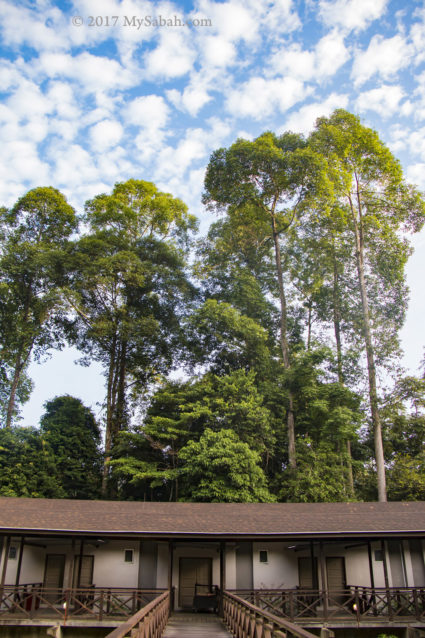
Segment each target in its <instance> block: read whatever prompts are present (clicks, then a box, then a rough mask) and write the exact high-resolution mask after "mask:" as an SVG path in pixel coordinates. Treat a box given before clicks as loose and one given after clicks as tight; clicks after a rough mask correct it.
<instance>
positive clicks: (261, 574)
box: [252, 543, 298, 589]
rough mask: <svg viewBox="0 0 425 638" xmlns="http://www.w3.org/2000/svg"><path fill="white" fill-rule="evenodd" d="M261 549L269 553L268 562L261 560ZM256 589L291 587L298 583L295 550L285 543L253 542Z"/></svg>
mask: <svg viewBox="0 0 425 638" xmlns="http://www.w3.org/2000/svg"><path fill="white" fill-rule="evenodd" d="M260 550H266V551H267V553H268V562H267V563H261V562H260ZM252 554H253V572H254V574H253V575H254V589H279V588H284V589H289V588H292V587H296V586H297V585H298V564H297V556H296V554H295V552H294V551H293V550H291V549H288V548H287V545H286V544H284V543H253V547H252Z"/></svg>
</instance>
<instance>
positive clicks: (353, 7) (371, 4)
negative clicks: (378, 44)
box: [319, 0, 388, 31]
mask: <svg viewBox="0 0 425 638" xmlns="http://www.w3.org/2000/svg"><path fill="white" fill-rule="evenodd" d="M387 4H388V0H320V1H319V15H320V16H321V18H322V20H323V22H324V23H325V24H327V25H329V26H338V27H342V28H344V29H347V30H349V31H352V30H362V29H365V28H366V27H367V26H368V25H369V23H370V22H373V21H374V20H377V19H378V18H380V17H381V16H382V15H383V14H384V13H385V11H386V8H387Z"/></svg>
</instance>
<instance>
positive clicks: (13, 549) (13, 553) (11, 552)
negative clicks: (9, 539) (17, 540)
mask: <svg viewBox="0 0 425 638" xmlns="http://www.w3.org/2000/svg"><path fill="white" fill-rule="evenodd" d="M16 554H17V551H16V547H14V546H13V545H12V546H11V547H9V558H10V560H16Z"/></svg>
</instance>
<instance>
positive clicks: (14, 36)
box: [0, 0, 69, 50]
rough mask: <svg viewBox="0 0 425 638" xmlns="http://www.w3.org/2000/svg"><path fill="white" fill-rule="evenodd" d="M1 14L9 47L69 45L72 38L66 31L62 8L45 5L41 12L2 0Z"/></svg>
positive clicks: (62, 46) (62, 47) (2, 25)
mask: <svg viewBox="0 0 425 638" xmlns="http://www.w3.org/2000/svg"><path fill="white" fill-rule="evenodd" d="M38 9H39V7H38ZM0 13H1V30H2V34H3V41H4V42H5V44H6V45H8V46H11V47H16V46H19V45H27V46H30V47H34V48H35V49H36V50H46V49H66V47H67V46H68V42H69V40H68V38H66V37H65V34H64V33H63V25H64V18H63V14H62V12H61V11H60V9H58V8H55V7H51V6H49V5H45V6H44V7H43V11H39V10H38V11H37V9H36V8H35V9H31V8H29V7H23V6H15V5H14V4H12V3H11V2H7V1H6V0H0ZM47 25H49V26H47Z"/></svg>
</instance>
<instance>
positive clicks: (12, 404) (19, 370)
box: [6, 282, 34, 428]
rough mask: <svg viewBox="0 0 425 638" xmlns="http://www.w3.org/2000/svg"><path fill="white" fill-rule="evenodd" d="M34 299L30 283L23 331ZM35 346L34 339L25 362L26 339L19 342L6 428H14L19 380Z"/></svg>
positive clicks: (23, 319)
mask: <svg viewBox="0 0 425 638" xmlns="http://www.w3.org/2000/svg"><path fill="white" fill-rule="evenodd" d="M31 298H32V283H31V282H30V283H29V284H28V287H27V293H26V299H25V306H24V315H23V318H22V328H21V330H25V326H26V324H27V322H28V318H29V314H30V305H31ZM33 346H34V338H33V339H32V340H31V342H30V344H29V347H28V348H27V353H26V356H25V357H24V360H23V359H22V355H23V354H24V352H25V338H24V337H22V338H21V339H20V342H19V347H18V352H17V355H16V359H15V369H14V371H13V380H12V385H11V388H10V394H9V400H8V403H7V414H6V427H7V428H10V427H11V426H12V418H13V411H14V409H15V401H16V392H17V390H18V385H19V380H20V378H21V373H22V370H23V369H24V367H25V365H26V363H27V362H28V359H29V357H30V355H31V351H32V349H33Z"/></svg>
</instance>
